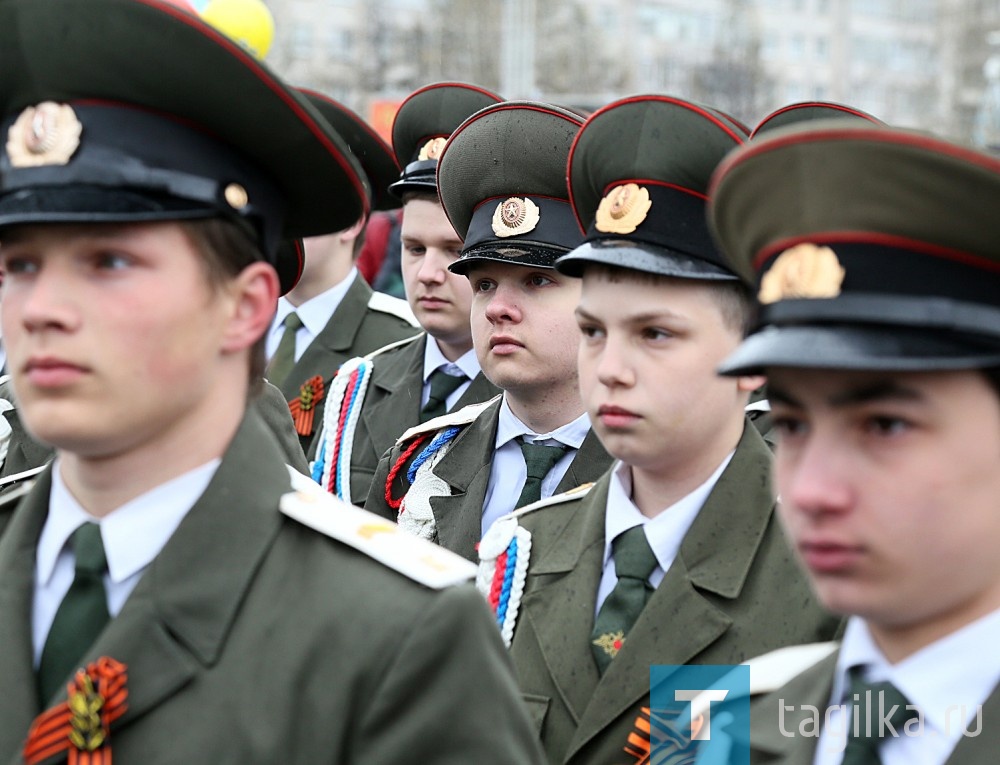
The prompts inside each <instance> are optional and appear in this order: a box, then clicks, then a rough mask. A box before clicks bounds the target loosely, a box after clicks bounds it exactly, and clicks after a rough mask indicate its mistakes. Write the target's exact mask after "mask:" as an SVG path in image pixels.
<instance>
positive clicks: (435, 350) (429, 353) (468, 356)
mask: <svg viewBox="0 0 1000 765" xmlns="http://www.w3.org/2000/svg"><path fill="white" fill-rule="evenodd" d="M442 367H443V368H444V370H445V371H446V372H447V373H448V374H457V373H458V372H461V373H462V374H464V375H465V376H466V377H468V378H469V379H470V380H471V379H473V378H474V377H475V376H476V375H478V374H479V371H480V370H479V359H478V358H477V357H476V349H475V348H470V349H469V350H467V351H466V352H465V353H463V354H462V355H461V356H459V357H458V358H457V359H456V360H455V361H448V359H446V358H445V357H444V354H443V353H441V349H440V348H439V347H438V344H437V341H436V340H435V339H434V338H433V337H431V336H430V335H428V336H427V342H426V343H424V382H427V380H428V379H430V376H431V374H433V373H434V371H435V370H437V369H441V368H442Z"/></svg>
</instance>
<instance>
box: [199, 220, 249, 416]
mask: <svg viewBox="0 0 1000 765" xmlns="http://www.w3.org/2000/svg"><path fill="white" fill-rule="evenodd" d="M181 227H182V228H183V229H184V231H185V232H186V233H187V235H188V237H189V238H190V240H191V243H192V244H193V245H194V247H195V249H196V250H198V252H199V253H200V254H201V255H202V256H203V257H202V263H203V264H204V267H205V275H206V276H207V277H208V283H209V284H210V285H211V286H212V287H213V288H214V289H221V288H222V287H223V286H224V285H225V284H227V283H229V282H230V281H231V280H233V279H235V278H236V277H237V276H238V275H239V274H240V272H241V271H242V270H243V269H244V268H246V267H247V266H249V265H250V264H251V263H254V262H256V261H262V260H264V256H263V254H261V252H260V249H259V247H258V245H257V242H256V241H255V239H254V238H253V237H252V236H251V235H250V233H249V232H248V231H247V230H246V229H245V228H243V227H242V226H239V225H237V224H236V223H234V222H232V221H228V220H225V219H223V218H205V219H204V220H192V221H182V222H181ZM266 339H267V334H266V333H265V334H263V335H261V336H260V338H258V340H257V342H256V343H254V345H253V347H252V348H251V349H250V369H249V375H250V396H251V397H252V396H255V395H257V394H258V393H259V392H260V389H261V384H262V383H261V381H262V380H263V378H264V367H265V366H266V363H267V362H266V354H265V350H264V344H265V342H266Z"/></svg>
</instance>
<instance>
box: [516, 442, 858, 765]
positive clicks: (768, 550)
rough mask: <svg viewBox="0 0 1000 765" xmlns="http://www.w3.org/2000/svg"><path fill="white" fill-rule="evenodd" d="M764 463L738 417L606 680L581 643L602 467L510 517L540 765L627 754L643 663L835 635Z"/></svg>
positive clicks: (519, 663) (741, 652) (729, 659)
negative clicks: (521, 575) (721, 464)
mask: <svg viewBox="0 0 1000 765" xmlns="http://www.w3.org/2000/svg"><path fill="white" fill-rule="evenodd" d="M770 459H771V454H770V451H769V449H768V447H767V445H766V444H765V443H764V440H763V439H762V438H761V436H760V435H759V434H758V432H757V430H756V429H755V428H754V427H753V426H752V425H749V424H747V425H746V426H745V428H744V432H743V436H742V438H741V440H740V442H739V445H738V447H737V448H736V453H735V454H734V455H733V458H732V460H731V461H730V463H729V465H728V466H727V467H726V469H725V471H724V472H723V474H722V476H721V477H720V478H719V481H718V483H717V484H716V485H715V488H714V489H713V490H712V492H711V494H710V495H709V497H708V499H707V500H706V502H705V505H704V506H703V507H702V509H701V511H700V512H699V514H698V516H697V518H696V519H695V521H694V523H693V524H692V526H691V527H690V529H689V530H688V533H687V535H686V536H685V538H684V541H683V542H682V543H681V547H680V550H679V552H678V554H677V558H676V559H675V560H674V562H673V565H672V566H671V567H670V570H669V571H667V573H666V576H665V577H664V579H663V581H662V582H661V583H660V585H659V586H658V587H657V588H656V591H655V592H654V593H653V595H652V597H651V598H650V600H649V602H648V603H647V605H646V607H645V609H644V610H643V612H642V615H641V616H640V617H639V620H638V621H637V622H636V624H635V626H634V627H633V628H632V631H631V632H630V633H629V634H628V636H627V639H626V641H625V644H624V646H623V647H622V648H621V650H620V652H619V653H618V655H617V656H616V657H615V659H614V660H613V661H612V662H611V665H610V666H609V667H608V669H607V671H606V672H605V674H604V675H603V677H602V676H600V675H599V674H598V670H597V664H596V663H595V661H594V658H593V654H592V652H591V645H590V639H591V632H592V630H593V626H594V608H595V603H596V599H597V589H598V585H599V583H600V580H601V573H602V567H603V558H604V518H605V508H606V506H607V500H608V487H609V484H610V480H611V475H610V471H609V472H608V473H606V474H605V475H604V476H602V477H601V479H600V480H599V481H598V482H597V484H596V485H595V486H594V487H593V488H592V489H591V490H590V491H589V492H588V493H587V494H585V495H583V496H582V497H580V498H577V499H574V500H570V501H565V502H558V503H554V504H551V505H548V506H545V507H540V508H539V509H537V510H534V511H528V512H526V513H524V514H523V515H522V516H521V517H520V518H519V523H520V525H521V526H523V527H525V528H526V529H528V530H529V531H530V532H531V558H530V563H529V567H528V574H527V582H526V585H525V592H524V596H523V600H522V601H521V607H520V612H519V614H518V617H517V623H516V626H515V629H514V635H513V641H512V643H511V648H510V650H511V656H512V657H513V659H514V666H515V669H516V671H517V676H518V683H519V684H520V686H521V690H522V692H523V694H524V698H525V700H526V701H527V703H528V704H529V707H530V709H531V711H532V716H533V718H534V719H535V723H536V725H537V726H538V729H539V731H540V734H541V738H542V743H543V745H544V747H545V750H546V754H547V755H548V758H549V761H550V762H553V763H574V765H582V763H591V764H593V765H616V764H617V763H622V764H623V765H624V763H634V759H631V755H627V754H626V753H625V751H624V748H625V745H626V743H627V742H628V737H629V734H630V733H632V732H633V731H634V730H635V723H636V720H637V719H638V718H639V716H640V714H641V712H642V709H643V707H648V706H649V703H650V699H649V667H650V666H651V665H653V664H673V665H679V664H738V663H740V662H743V661H745V660H747V659H749V658H750V657H753V656H757V655H759V654H762V653H765V652H767V651H769V650H771V649H774V648H778V647H780V646H783V645H789V644H795V643H803V642H814V641H821V640H826V639H829V638H830V637H831V636H833V635H835V634H836V633H837V632H838V630H839V626H840V621H839V620H838V619H836V618H834V617H832V616H830V615H828V614H827V613H825V612H824V611H823V610H822V609H821V608H820V606H819V605H818V603H817V602H816V600H815V598H814V597H813V595H812V593H811V592H810V590H809V585H808V583H807V581H806V579H805V576H804V575H803V573H802V572H801V570H800V569H799V567H798V566H797V564H796V562H795V560H794V559H793V557H792V553H791V551H790V550H789V548H788V545H787V542H786V539H785V536H784V534H783V532H782V530H781V528H780V526H779V524H778V519H777V517H776V516H775V514H774V498H773V494H772V491H771V482H770V478H769V476H770ZM647 719H648V718H647ZM647 740H648V736H647ZM797 765H802V763H801V762H799V763H797Z"/></svg>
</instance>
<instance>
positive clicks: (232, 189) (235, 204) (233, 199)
mask: <svg viewBox="0 0 1000 765" xmlns="http://www.w3.org/2000/svg"><path fill="white" fill-rule="evenodd" d="M223 196H225V198H226V203H227V204H228V205H229V206H230V207H232V208H233V209H234V210H242V209H243V208H244V207H246V206H247V204H248V203H249V202H250V195H249V194H247V190H246V189H245V188H243V187H242V186H240V184H238V183H230V184H229V185H228V186H226V190H225V191H224V192H223Z"/></svg>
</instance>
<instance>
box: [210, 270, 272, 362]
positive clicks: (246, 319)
mask: <svg viewBox="0 0 1000 765" xmlns="http://www.w3.org/2000/svg"><path fill="white" fill-rule="evenodd" d="M228 289H229V290H230V294H231V295H232V297H233V306H234V309H233V312H232V315H231V316H230V318H229V325H228V327H227V328H226V332H225V335H224V337H223V346H222V348H223V351H227V352H230V353H232V352H236V351H241V350H243V349H245V348H250V347H252V346H253V344H254V343H256V342H257V340H258V339H260V337H261V336H262V335H263V334H264V333H265V332H267V330H268V328H269V327H270V326H271V320H272V319H273V318H274V311H275V307H276V306H277V303H278V292H279V289H280V288H279V286H278V274H277V272H276V271H275V270H274V267H273V266H271V265H270V264H268V263H264V262H262V261H258V262H255V263H251V264H250V265H249V266H247V267H246V268H244V269H243V270H242V271H241V272H240V273H239V275H237V276H236V278H235V279H233V282H232V284H230V285H229V288H228Z"/></svg>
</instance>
